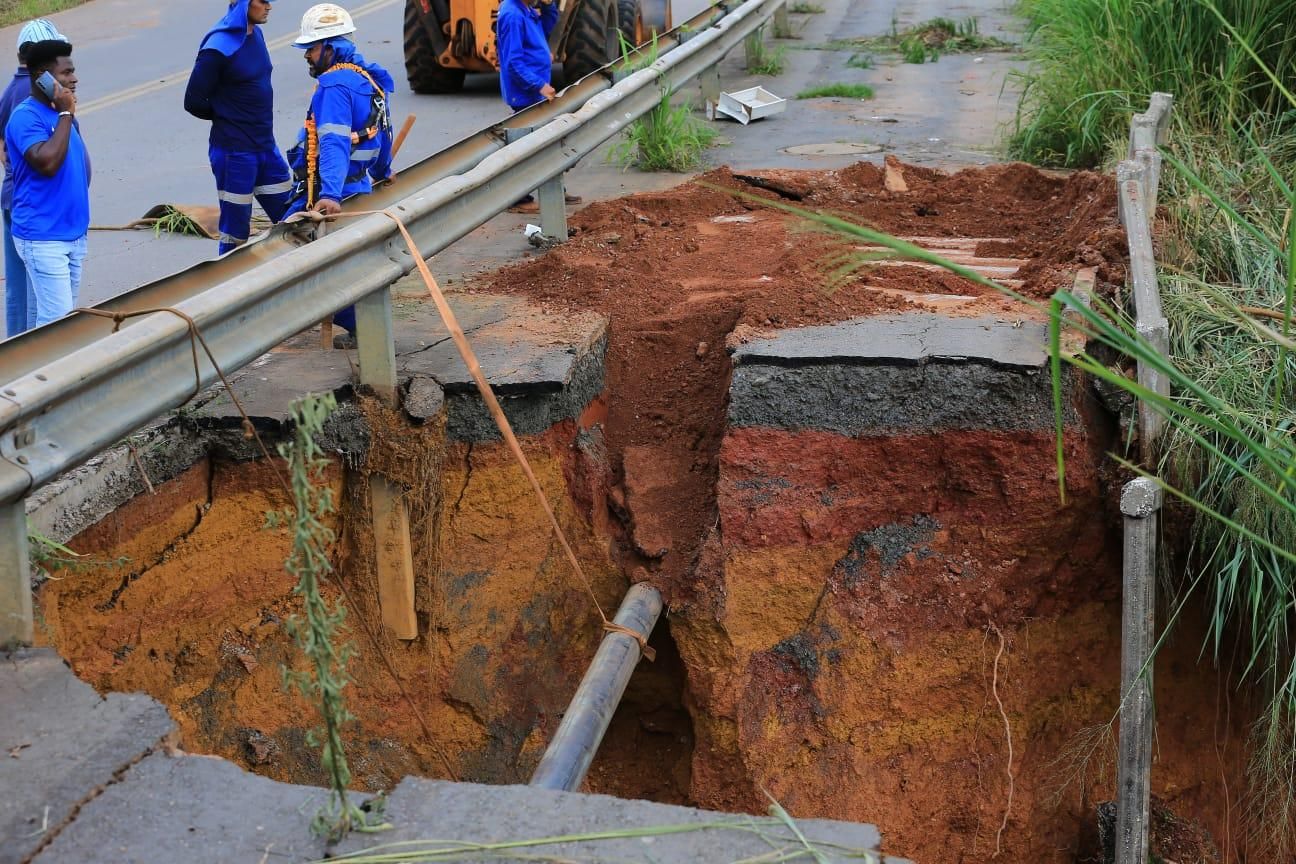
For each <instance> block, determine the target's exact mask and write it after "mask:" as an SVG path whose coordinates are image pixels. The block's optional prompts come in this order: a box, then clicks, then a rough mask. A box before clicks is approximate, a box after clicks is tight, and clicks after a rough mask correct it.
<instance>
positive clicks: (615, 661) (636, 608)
mask: <svg viewBox="0 0 1296 864" xmlns="http://www.w3.org/2000/svg"><path fill="white" fill-rule="evenodd" d="M661 610H662V598H661V594H660V593H658V591H657V589H656V588H654V587H652V586H651V585H648V584H647V583H644V582H640V583H638V584H637V585H632V586H630V590H629V591H627V592H626V596H625V599H624V600H622V601H621V608H620V609H618V610H617V614H616V618H615V619H614V620H615V622H616V623H617V624H619V625H621V626H622V627H625V628H627V629H630V630H633V631H634V632H635V633H638V634H640V635H641V636H642V637H643V638H644V639H645V640H646V639H647V638H648V634H649V633H651V632H652V629H653V625H654V624H656V623H657V618H658V616H660V615H661ZM639 657H640V647H639V641H638V640H637V639H634V638H633V637H631V636H629V635H627V634H625V633H619V632H616V631H610V632H608V634H607V635H606V636H604V637H603V644H601V645H599V649H598V653H597V654H595V655H594V661H593V662H592V663H590V667H589V669H587V670H586V671H585V677H584V678H582V679H581V683H580V687H578V688H576V695H575V696H573V697H572V701H571V704H570V705H568V706H567V713H566V714H564V715H563V719H562V723H560V724H559V726H558V732H557V734H555V735H554V738H553V740H552V741H551V742H549V749H547V750H545V753H544V756H542V757H541V758H540V764H539V766H537V767H536V770H535V774H533V775H531V785H532V786H536V787H538V788H540V789H560V790H562V791H565V792H574V791H576V788H577V787H578V786H580V784H581V781H582V780H584V779H585V772H587V771H589V767H590V763H591V762H593V761H594V754H595V753H597V752H598V748H599V744H601V743H602V742H603V735H604V733H606V732H607V728H608V724H609V723H611V722H612V715H613V714H614V713H616V709H617V705H618V704H620V702H621V696H622V694H624V693H625V688H626V685H627V684H628V683H630V674H631V673H632V672H634V669H635V666H637V665H638V663H639Z"/></svg>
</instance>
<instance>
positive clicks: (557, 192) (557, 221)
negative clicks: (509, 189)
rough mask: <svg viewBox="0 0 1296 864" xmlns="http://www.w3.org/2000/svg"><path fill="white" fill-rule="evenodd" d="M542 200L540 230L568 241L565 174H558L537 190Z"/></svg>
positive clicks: (550, 236)
mask: <svg viewBox="0 0 1296 864" xmlns="http://www.w3.org/2000/svg"><path fill="white" fill-rule="evenodd" d="M536 198H537V199H538V200H539V202H540V230H541V231H543V232H544V234H545V236H546V237H549V238H551V239H553V240H554V241H556V242H558V243H565V242H567V189H566V186H565V184H564V183H563V175H562V174H556V175H554V176H553V177H550V178H549V179H548V180H546V181H545V182H543V183H541V184H540V188H539V189H537V190H536Z"/></svg>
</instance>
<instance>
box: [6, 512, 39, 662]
mask: <svg viewBox="0 0 1296 864" xmlns="http://www.w3.org/2000/svg"><path fill="white" fill-rule="evenodd" d="M31 641H32V590H31V562H30V561H29V560H28V557H27V502H26V499H23V498H19V499H18V500H17V501H11V502H10V503H8V504H0V646H4V645H11V644H13V643H15V642H22V643H30V642H31Z"/></svg>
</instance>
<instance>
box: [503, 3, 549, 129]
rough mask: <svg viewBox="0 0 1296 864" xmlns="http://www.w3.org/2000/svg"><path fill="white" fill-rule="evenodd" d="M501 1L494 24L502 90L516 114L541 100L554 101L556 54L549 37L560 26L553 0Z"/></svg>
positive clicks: (506, 100) (505, 99)
mask: <svg viewBox="0 0 1296 864" xmlns="http://www.w3.org/2000/svg"><path fill="white" fill-rule="evenodd" d="M536 5H537V0H502V2H501V3H500V7H499V19H498V20H497V21H496V23H495V52H496V56H498V57H499V70H500V91H501V92H502V93H503V95H504V101H505V102H507V103H508V106H509V107H510V108H512V109H513V110H514V111H521V110H522V109H523V108H526V107H527V106H528V105H534V104H535V103H537V102H540V101H542V100H549V101H553V98H554V95H555V94H554V88H553V85H552V84H550V83H549V76H550V74H551V72H552V70H553V55H552V54H550V53H549V34H550V33H551V32H553V28H554V25H555V24H557V23H558V4H557V3H554V2H552V0H541V2H539V7H540V8H539V9H537V8H536Z"/></svg>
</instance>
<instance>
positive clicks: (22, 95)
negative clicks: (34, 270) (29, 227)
mask: <svg viewBox="0 0 1296 864" xmlns="http://www.w3.org/2000/svg"><path fill="white" fill-rule="evenodd" d="M47 39H57V40H60V41H62V42H68V41H69V40H68V38H67V37H66V36H64V35H63V34H62V33H60V32H58V28H56V27H55V26H54V25H53V24H51V23H50V22H49V21H46V20H45V19H44V18H37V19H35V20H33V21H28V22H27V23H26V24H24V25H23V26H22V29H21V30H19V31H18V69H17V71H15V72H14V76H13V80H11V81H10V82H9V86H8V87H6V88H5V90H4V93H3V94H0V158H3V154H4V149H3V146H4V140H3V135H4V127H5V126H6V125H7V124H8V123H9V117H10V115H12V114H13V109H14V108H16V107H17V106H18V103H19V102H21V101H23V100H24V99H26V98H27V97H28V96H30V95H31V73H29V72H28V71H27V50H28V49H29V48H30V47H31V46H32V45H33V44H34V43H36V42H43V41H45V40H47ZM0 210H2V211H3V213H4V274H5V332H6V335H9V336H17V335H18V334H19V333H22V332H23V331H25V330H30V329H31V328H32V327H34V326H35V325H36V295H35V294H34V293H33V292H32V288H31V284H30V283H29V282H28V281H27V268H26V266H25V265H24V264H23V262H22V259H21V258H19V257H18V250H17V249H15V248H14V243H13V168H12V167H10V165H9V161H8V160H7V159H5V160H4V186H3V188H2V189H0Z"/></svg>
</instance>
